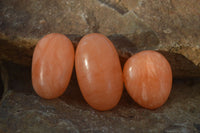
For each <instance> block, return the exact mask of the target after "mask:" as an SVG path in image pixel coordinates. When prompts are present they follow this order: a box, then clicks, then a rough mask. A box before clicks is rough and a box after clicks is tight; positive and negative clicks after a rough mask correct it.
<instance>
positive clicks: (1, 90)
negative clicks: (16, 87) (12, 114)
mask: <svg viewBox="0 0 200 133" xmlns="http://www.w3.org/2000/svg"><path fill="white" fill-rule="evenodd" d="M3 93H4V85H3V80H2V77H1V71H0V101H1V99H2V97H3Z"/></svg>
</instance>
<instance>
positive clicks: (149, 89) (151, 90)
mask: <svg viewBox="0 0 200 133" xmlns="http://www.w3.org/2000/svg"><path fill="white" fill-rule="evenodd" d="M123 76H124V82H125V86H126V89H127V91H128V93H129V95H130V96H131V97H132V98H133V100H134V101H135V102H137V103H138V104H139V105H141V106H143V107H145V108H148V109H155V108H158V107H160V106H162V105H163V104H164V103H165V102H166V100H167V99H168V96H169V94H170V91H171V87H172V70H171V67H170V64H169V63H168V61H167V60H166V59H165V57H164V56H163V55H161V54H160V53H158V52H155V51H151V50H148V51H142V52H139V53H137V54H135V55H133V56H132V57H131V58H129V59H128V61H127V62H126V63H125V66H124V69H123Z"/></svg>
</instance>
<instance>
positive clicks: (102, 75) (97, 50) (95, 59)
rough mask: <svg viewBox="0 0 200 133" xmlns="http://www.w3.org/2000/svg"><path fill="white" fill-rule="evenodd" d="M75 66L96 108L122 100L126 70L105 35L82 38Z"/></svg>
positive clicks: (87, 97)
mask: <svg viewBox="0 0 200 133" xmlns="http://www.w3.org/2000/svg"><path fill="white" fill-rule="evenodd" d="M75 68H76V74H77V79H78V83H79V87H80V89H81V92H82V94H83V97H84V99H85V100H86V101H87V103H88V104H89V105H90V106H92V107H93V108H94V109H97V110H100V111H105V110H109V109H112V108H113V107H114V106H115V105H117V103H118V102H119V100H120V98H121V95H122V91H123V74H122V69H121V65H120V61H119V56H118V53H117V51H116V49H115V47H114V45H113V44H112V42H111V41H110V40H109V39H108V38H107V37H105V36H104V35H101V34H97V33H93V34H88V35H86V36H84V37H83V38H82V39H81V41H80V42H79V44H78V46H77V49H76V55H75Z"/></svg>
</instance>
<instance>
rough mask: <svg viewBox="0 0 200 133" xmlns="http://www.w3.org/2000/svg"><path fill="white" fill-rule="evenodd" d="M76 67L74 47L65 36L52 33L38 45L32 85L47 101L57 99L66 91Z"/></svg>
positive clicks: (34, 55)
mask: <svg viewBox="0 0 200 133" xmlns="http://www.w3.org/2000/svg"><path fill="white" fill-rule="evenodd" d="M73 65H74V47H73V45H72V43H71V41H70V40H69V39H68V38H67V37H66V36H64V35H62V34H58V33H52V34H48V35H46V36H44V37H43V38H42V39H41V40H40V41H39V42H38V44H37V45H36V47H35V50H34V53H33V60H32V84H33V88H34V90H35V92H36V93H37V94H38V95H39V96H41V97H42V98H45V99H53V98H57V97H59V96H60V95H62V94H63V93H64V91H65V90H66V88H67V86H68V84H69V81H70V78H71V74H72V69H73Z"/></svg>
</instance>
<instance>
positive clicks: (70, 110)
mask: <svg viewBox="0 0 200 133" xmlns="http://www.w3.org/2000/svg"><path fill="white" fill-rule="evenodd" d="M3 67H4V68H6V69H4V71H3V72H4V74H5V73H7V76H5V75H4V77H7V78H4V80H3V83H4V84H5V86H7V90H6V91H5V92H4V95H3V98H2V100H1V102H0V132H2V133H13V132H17V133H44V132H50V133H58V132H77V133H78V132H81V133H82V132H85V133H88V132H95V133H96V132H109V133H110V132H130V133H131V132H137V133H138V132H144V133H145V132H156V133H157V132H165V133H171V132H186V133H192V132H200V108H199V106H200V102H199V101H200V89H199V88H200V82H199V80H185V81H180V80H176V81H174V84H173V88H172V92H171V94H170V97H169V99H168V101H167V102H166V103H165V104H164V105H163V106H162V107H161V108H158V109H156V110H147V109H144V108H142V107H140V106H139V105H137V104H136V103H135V102H134V101H133V100H132V99H131V98H130V97H129V95H128V94H127V92H126V91H124V92H123V96H122V98H121V100H120V103H119V104H118V105H117V106H116V107H115V108H114V109H112V110H110V111H106V112H99V111H95V110H94V109H92V108H91V107H90V106H89V105H88V104H86V102H85V101H84V99H83V97H82V96H81V93H80V90H79V87H78V84H77V81H76V77H75V75H73V77H72V80H71V82H70V85H69V87H68V89H67V91H66V93H65V94H63V95H62V96H61V97H60V98H58V99H54V100H45V99H42V98H40V97H39V96H38V95H37V94H36V93H35V92H34V91H33V88H32V84H31V75H30V70H31V68H30V67H22V66H19V65H15V64H12V63H4V64H3Z"/></svg>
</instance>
